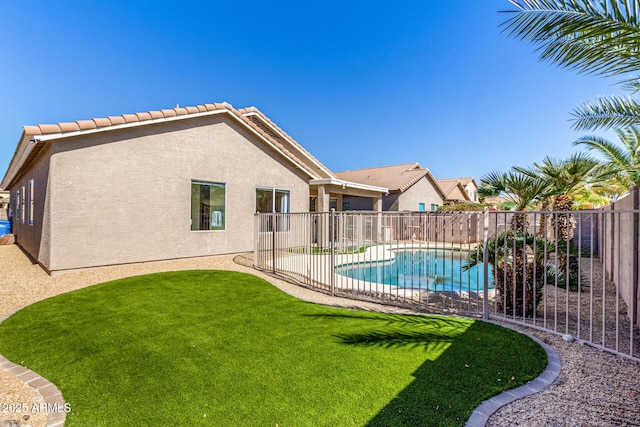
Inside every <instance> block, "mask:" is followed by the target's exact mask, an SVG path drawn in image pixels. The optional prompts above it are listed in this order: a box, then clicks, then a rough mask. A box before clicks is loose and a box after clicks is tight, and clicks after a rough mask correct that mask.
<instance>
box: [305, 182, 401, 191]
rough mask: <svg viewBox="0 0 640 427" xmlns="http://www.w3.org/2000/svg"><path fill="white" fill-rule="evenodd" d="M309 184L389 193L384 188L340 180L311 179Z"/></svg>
mask: <svg viewBox="0 0 640 427" xmlns="http://www.w3.org/2000/svg"><path fill="white" fill-rule="evenodd" d="M309 184H311V185H339V186H341V187H344V188H353V189H356V190H367V191H373V192H376V193H384V194H387V193H389V189H388V188H385V187H376V186H373V185H366V184H360V183H357V182H350V181H343V180H341V179H333V178H325V179H312V180H311V181H310V182H309Z"/></svg>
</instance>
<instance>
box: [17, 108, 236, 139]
mask: <svg viewBox="0 0 640 427" xmlns="http://www.w3.org/2000/svg"><path fill="white" fill-rule="evenodd" d="M223 109H227V110H229V111H233V110H234V108H233V106H232V105H231V104H229V103H228V102H222V103H213V104H200V105H196V106H189V107H179V106H176V107H175V108H168V109H162V110H150V111H144V112H139V113H132V114H121V115H119V116H107V117H98V118H93V119H88V120H76V121H75V122H58V123H55V124H38V125H31V126H29V125H27V126H23V130H24V133H26V134H29V135H47V134H55V133H67V132H78V131H83V130H91V129H102V128H106V127H110V126H116V125H123V124H127V123H133V122H146V121H150V120H156V119H163V118H169V117H177V116H184V115H190V114H198V113H205V112H208V111H215V110H223Z"/></svg>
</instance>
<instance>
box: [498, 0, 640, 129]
mask: <svg viewBox="0 0 640 427" xmlns="http://www.w3.org/2000/svg"><path fill="white" fill-rule="evenodd" d="M509 1H510V3H511V4H513V5H514V6H515V7H516V8H517V9H516V10H511V11H506V12H511V13H514V15H513V16H512V17H511V18H509V19H508V20H507V21H505V22H504V23H503V27H504V31H505V32H506V33H508V34H509V35H510V36H512V37H515V38H519V39H522V40H526V41H529V42H531V44H533V45H534V46H537V48H538V51H539V52H540V58H541V59H542V60H547V61H550V62H552V63H555V64H558V65H562V66H565V67H567V68H569V69H574V70H577V71H578V72H579V73H586V74H589V73H590V74H596V75H600V76H604V77H611V76H620V75H624V74H627V73H630V72H636V71H638V70H640V21H639V20H638V11H639V10H640V0H570V1H568V0H509ZM623 83H624V84H625V88H626V89H630V90H632V91H633V92H636V91H638V90H639V89H640V77H628V76H627V78H626V80H623ZM573 116H574V119H573V120H574V128H575V129H577V130H586V129H596V128H601V127H604V128H610V127H627V126H631V125H635V124H640V102H638V100H636V99H633V98H631V97H627V96H610V97H601V98H598V99H597V100H596V101H592V102H588V103H585V104H583V105H582V106H580V107H578V108H576V109H575V110H574V112H573Z"/></svg>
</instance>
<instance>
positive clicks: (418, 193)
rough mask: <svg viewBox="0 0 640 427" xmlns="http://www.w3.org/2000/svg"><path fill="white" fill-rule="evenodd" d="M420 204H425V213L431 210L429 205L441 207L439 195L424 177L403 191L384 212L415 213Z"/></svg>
mask: <svg viewBox="0 0 640 427" xmlns="http://www.w3.org/2000/svg"><path fill="white" fill-rule="evenodd" d="M389 197H391V195H390V196H389ZM420 203H424V204H425V210H427V211H430V210H431V204H435V205H438V206H442V205H443V201H442V197H440V194H439V193H438V192H437V190H436V189H435V188H434V187H433V185H432V184H431V182H430V181H429V179H428V178H427V177H426V176H425V177H423V178H422V179H420V180H419V181H418V182H416V183H415V184H413V185H412V186H411V187H409V188H408V189H407V190H405V191H404V192H403V193H402V194H401V195H400V196H399V197H397V199H396V200H394V202H393V204H392V205H391V206H389V209H385V210H390V211H417V210H418V206H419V204H420Z"/></svg>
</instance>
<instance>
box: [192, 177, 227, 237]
mask: <svg viewBox="0 0 640 427" xmlns="http://www.w3.org/2000/svg"><path fill="white" fill-rule="evenodd" d="M225 206H226V185H225V184H218V183H214V182H198V181H191V230H192V231H198V230H224V229H225V222H226V209H225Z"/></svg>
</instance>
